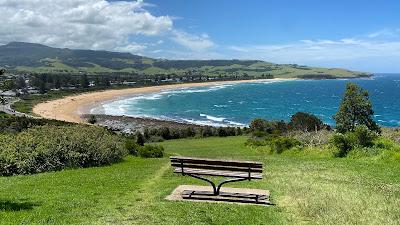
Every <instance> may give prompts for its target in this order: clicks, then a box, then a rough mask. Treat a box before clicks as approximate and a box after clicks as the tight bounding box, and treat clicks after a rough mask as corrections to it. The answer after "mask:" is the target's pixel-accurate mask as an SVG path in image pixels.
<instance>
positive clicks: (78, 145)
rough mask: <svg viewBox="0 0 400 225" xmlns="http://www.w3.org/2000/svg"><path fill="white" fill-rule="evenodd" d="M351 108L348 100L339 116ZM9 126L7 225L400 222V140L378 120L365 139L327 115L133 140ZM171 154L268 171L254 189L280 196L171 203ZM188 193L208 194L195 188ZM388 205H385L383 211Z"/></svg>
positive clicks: (64, 126) (42, 125)
mask: <svg viewBox="0 0 400 225" xmlns="http://www.w3.org/2000/svg"><path fill="white" fill-rule="evenodd" d="M349 86H350V85H349ZM350 87H352V86H350ZM355 89H357V90H360V89H359V87H357V86H356V87H355ZM352 90H353V87H352ZM360 93H363V92H362V91H361V92H360V91H356V92H346V93H345V95H344V96H345V98H344V99H347V100H349V99H350V100H352V99H356V100H359V101H353V100H352V103H354V104H351V106H352V107H353V108H352V109H353V111H351V112H352V113H349V114H346V116H348V117H350V118H358V116H359V115H361V116H365V114H358V112H360V110H361V109H365V107H366V108H367V109H368V107H369V105H370V102H369V100H368V98H365V96H366V95H365V94H362V95H359V94H360ZM360 96H363V97H360ZM350 100H349V101H350ZM355 103H357V104H355ZM347 104H348V103H347V102H346V101H345V100H343V103H342V106H341V107H340V109H343V108H345V107H344V106H346V105H347ZM361 111H363V110H361ZM364 111H365V110H364ZM367 111H368V110H367ZM368 115H369V116H370V115H371V114H368ZM0 118H1V119H0V168H1V171H0V172H1V175H2V177H0V188H1V192H0V218H1V222H2V223H7V224H20V223H55V224H65V223H69V224H87V223H113V224H120V223H137V224H159V223H164V224H165V223H167V224H182V223H191V224H202V223H204V220H205V218H206V220H207V221H208V223H215V224H239V223H241V221H243V220H245V221H248V222H249V224H263V223H264V224H265V223H267V224H299V223H307V222H309V221H313V223H315V224H333V223H337V222H338V221H340V222H341V223H344V224H346V223H349V224H354V223H367V222H368V223H385V224H396V222H397V221H398V220H399V217H398V215H400V213H399V208H400V205H399V204H400V203H399V196H400V195H399V193H400V190H399V189H398V188H397V186H398V184H399V182H400V180H399V179H398V176H397V174H398V173H399V172H400V167H399V162H400V131H399V130H398V129H395V128H393V129H392V128H390V129H389V128H383V129H382V131H381V132H377V130H375V129H373V128H374V127H368V126H367V125H366V124H364V123H362V122H363V121H368V120H357V119H356V120H355V121H356V124H355V125H354V129H349V130H347V131H344V132H341V133H340V132H338V131H337V130H334V129H332V128H331V127H330V126H327V125H324V124H323V123H322V121H321V120H320V119H319V118H318V117H316V116H314V115H311V114H308V113H305V112H298V113H296V114H294V115H293V116H292V117H291V119H290V121H288V122H285V121H267V120H264V119H255V120H253V121H252V122H251V124H250V126H249V128H234V127H220V128H214V127H201V126H193V127H190V126H189V127H185V128H182V129H178V128H171V127H167V126H166V127H158V128H147V129H144V130H143V131H141V132H136V133H134V134H122V133H121V132H115V131H110V130H107V129H105V128H102V127H98V126H96V125H78V124H73V123H66V122H61V121H55V120H45V119H34V118H24V117H14V116H10V115H7V116H6V115H4V116H2V114H0ZM335 118H337V119H338V120H339V121H338V122H340V119H339V118H338V117H335ZM360 118H365V117H360ZM94 119H96V118H94ZM370 122H371V121H369V123H368V124H371V123H370ZM211 136H214V137H211ZM215 136H217V137H215ZM228 136H232V137H228ZM170 139H179V140H170ZM155 142H157V143H155ZM170 155H183V156H192V157H208V158H224V159H235V160H238V159H243V160H256V161H262V162H263V164H264V165H266V174H265V175H264V176H265V179H263V180H262V181H259V182H251V183H248V184H245V185H246V186H247V187H251V188H261V189H267V190H270V191H271V199H272V202H273V203H274V204H275V206H272V207H267V208H265V207H258V206H242V205H231V204H226V205H225V204H210V203H197V202H196V203H194V202H169V201H167V200H165V199H164V198H165V196H166V195H168V194H169V193H170V192H171V191H172V190H173V189H174V188H176V186H177V185H178V184H180V183H181V179H182V178H179V179H176V178H177V177H176V175H174V174H173V173H172V171H171V170H169V160H168V158H167V157H165V156H170ZM54 171H56V172H54ZM35 173H40V174H35ZM26 174H33V175H26ZM16 175H17V176H16ZM185 183H186V184H200V183H199V181H195V180H192V179H185ZM241 185H243V184H241ZM233 186H235V184H233ZM338 199H339V200H340V201H338ZM382 199H384V200H385V201H384V203H382V204H376V202H379V201H382ZM244 208H245V210H243V209H244ZM206 209H207V210H206ZM356 209H357V210H358V211H357V210H356ZM359 209H362V210H359ZM355 210H356V211H357V212H358V213H354V212H355ZM177 215H178V216H177ZM188 215H191V216H188ZM238 218H241V219H240V220H238Z"/></svg>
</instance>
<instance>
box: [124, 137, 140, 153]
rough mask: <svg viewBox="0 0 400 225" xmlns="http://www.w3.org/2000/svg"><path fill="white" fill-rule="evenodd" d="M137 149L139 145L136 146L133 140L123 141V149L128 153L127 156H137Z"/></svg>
mask: <svg viewBox="0 0 400 225" xmlns="http://www.w3.org/2000/svg"><path fill="white" fill-rule="evenodd" d="M139 148H140V145H138V144H137V143H136V142H135V141H134V140H133V139H126V140H125V149H126V150H127V151H128V152H129V154H131V155H137V154H138V149H139Z"/></svg>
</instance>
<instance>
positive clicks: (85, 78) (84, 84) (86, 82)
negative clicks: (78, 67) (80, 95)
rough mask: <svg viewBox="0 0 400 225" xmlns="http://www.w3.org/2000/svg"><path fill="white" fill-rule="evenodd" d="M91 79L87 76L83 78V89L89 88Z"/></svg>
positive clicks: (81, 84)
mask: <svg viewBox="0 0 400 225" xmlns="http://www.w3.org/2000/svg"><path fill="white" fill-rule="evenodd" d="M89 84H90V83H89V79H88V77H87V75H86V74H85V75H83V76H82V77H81V83H80V86H81V87H82V88H88V87H89Z"/></svg>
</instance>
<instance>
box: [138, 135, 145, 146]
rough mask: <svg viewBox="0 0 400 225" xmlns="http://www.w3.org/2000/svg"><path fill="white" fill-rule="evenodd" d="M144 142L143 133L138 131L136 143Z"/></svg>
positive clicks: (142, 143) (141, 143)
mask: <svg viewBox="0 0 400 225" xmlns="http://www.w3.org/2000/svg"><path fill="white" fill-rule="evenodd" d="M144 142H145V140H144V136H143V134H142V133H140V132H137V133H136V144H138V145H140V146H143V145H144Z"/></svg>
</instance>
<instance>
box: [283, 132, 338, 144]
mask: <svg viewBox="0 0 400 225" xmlns="http://www.w3.org/2000/svg"><path fill="white" fill-rule="evenodd" d="M286 136H287V137H293V138H295V139H297V140H299V141H300V142H301V143H303V144H304V145H306V146H307V147H316V146H323V145H325V144H328V143H329V141H330V140H331V139H332V136H333V132H330V131H328V130H325V129H323V130H319V131H313V132H304V131H294V132H290V133H288V134H286Z"/></svg>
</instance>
